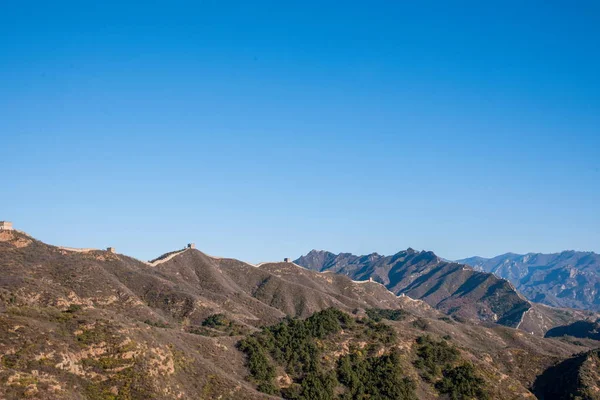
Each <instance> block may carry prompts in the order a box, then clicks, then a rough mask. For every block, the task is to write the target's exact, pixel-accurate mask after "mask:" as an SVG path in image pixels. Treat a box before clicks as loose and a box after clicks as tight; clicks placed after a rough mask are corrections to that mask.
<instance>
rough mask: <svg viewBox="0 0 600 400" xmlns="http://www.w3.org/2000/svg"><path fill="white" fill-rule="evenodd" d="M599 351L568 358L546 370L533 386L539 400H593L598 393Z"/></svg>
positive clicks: (597, 396)
mask: <svg viewBox="0 0 600 400" xmlns="http://www.w3.org/2000/svg"><path fill="white" fill-rule="evenodd" d="M599 365H600V351H599V350H593V351H590V352H586V353H582V354H579V355H576V356H574V357H572V358H569V359H567V360H565V361H562V362H560V363H558V364H557V365H555V366H553V367H551V368H549V369H548V370H546V371H545V372H544V373H543V374H542V375H541V376H539V377H538V378H537V379H536V381H535V384H534V389H533V390H534V393H535V394H536V396H537V397H538V399H540V400H569V399H580V400H595V399H598V398H599V393H600V374H599V373H598V371H599V369H598V366H599Z"/></svg>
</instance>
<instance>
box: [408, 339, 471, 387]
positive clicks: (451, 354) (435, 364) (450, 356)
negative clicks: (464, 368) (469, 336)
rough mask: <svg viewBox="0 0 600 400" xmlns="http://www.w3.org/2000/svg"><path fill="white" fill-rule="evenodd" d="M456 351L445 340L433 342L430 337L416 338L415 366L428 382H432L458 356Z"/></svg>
mask: <svg viewBox="0 0 600 400" xmlns="http://www.w3.org/2000/svg"><path fill="white" fill-rule="evenodd" d="M459 354H460V353H459V352H458V350H457V349H456V348H455V347H453V346H451V345H450V344H449V343H448V342H447V341H445V340H439V341H438V340H434V339H432V338H431V336H429V335H426V336H420V337H418V338H417V360H416V361H415V366H416V367H417V368H419V369H420V370H421V374H422V375H423V377H424V378H425V379H426V380H428V381H430V382H431V381H433V380H435V378H437V377H438V376H439V375H440V374H441V373H442V369H443V368H447V367H449V366H451V364H452V363H454V362H455V361H456V360H458V356H459Z"/></svg>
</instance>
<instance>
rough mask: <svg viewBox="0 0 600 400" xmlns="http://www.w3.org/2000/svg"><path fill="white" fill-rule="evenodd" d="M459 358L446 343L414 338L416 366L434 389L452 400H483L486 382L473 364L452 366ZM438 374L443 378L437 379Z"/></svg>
mask: <svg viewBox="0 0 600 400" xmlns="http://www.w3.org/2000/svg"><path fill="white" fill-rule="evenodd" d="M459 356H460V352H459V351H458V350H457V349H456V348H455V347H453V346H451V345H450V344H449V343H448V342H446V341H445V340H439V341H436V340H434V339H432V338H431V337H430V336H429V335H427V336H420V337H419V338H417V360H416V361H415V366H416V367H417V368H419V369H420V370H421V374H422V376H423V378H425V379H426V380H427V381H429V382H435V388H436V389H437V390H438V391H439V392H440V393H445V394H448V395H449V396H450V398H451V399H452V400H461V399H478V400H479V399H480V400H484V399H486V398H487V397H488V396H487V393H486V392H485V389H484V387H485V381H484V380H483V379H482V378H481V377H479V376H478V375H477V374H476V372H475V368H474V367H473V364H470V363H462V364H459V365H457V366H455V364H456V363H457V362H458V361H459V360H460V357H459ZM440 375H442V378H441V379H439V380H438V378H439V376H440ZM436 380H437V381H436Z"/></svg>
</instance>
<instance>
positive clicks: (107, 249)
mask: <svg viewBox="0 0 600 400" xmlns="http://www.w3.org/2000/svg"><path fill="white" fill-rule="evenodd" d="M106 251H108V252H109V253H113V254H115V253H116V252H117V251H116V250H115V248H114V247H107V248H106Z"/></svg>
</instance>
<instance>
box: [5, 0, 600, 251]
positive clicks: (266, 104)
mask: <svg viewBox="0 0 600 400" xmlns="http://www.w3.org/2000/svg"><path fill="white" fill-rule="evenodd" d="M85 3H87V5H82V2H79V1H77V2H76V1H72V2H68V1H56V2H47V1H37V2H36V1H30V2H22V1H3V2H1V3H0V82H1V85H0V87H1V90H0V152H1V154H2V160H3V162H2V165H3V168H2V171H3V173H2V179H1V182H2V196H0V219H7V220H12V221H14V223H15V225H16V227H17V228H20V229H23V230H25V231H27V232H29V233H30V234H32V235H34V236H35V237H37V238H39V239H41V240H43V241H46V242H49V243H52V244H59V245H66V246H73V247H106V246H109V245H111V246H115V247H117V250H118V251H119V252H123V253H126V254H129V255H132V256H136V257H139V258H142V259H149V258H153V257H154V256H157V255H159V254H161V253H163V252H166V251H169V250H172V249H175V248H179V247H182V246H183V245H185V243H187V242H188V241H194V242H196V244H197V247H198V248H200V249H201V250H203V251H205V252H207V253H209V254H214V255H224V256H229V257H236V258H240V259H244V260H248V261H263V260H273V259H279V258H282V257H297V256H299V255H300V254H302V253H305V252H307V251H309V250H310V249H313V248H317V249H328V250H331V251H334V252H341V251H347V252H354V253H370V252H373V251H377V252H379V253H382V254H391V253H395V252H396V251H398V250H401V249H405V248H407V247H409V246H411V247H414V248H417V249H427V250H433V251H435V252H436V253H437V254H439V255H441V256H443V257H447V258H460V257H466V256H471V255H483V256H492V255H496V254H500V253H503V252H508V251H513V252H529V251H542V252H553V251H560V250H564V249H579V250H592V251H596V252H598V251H600V228H599V227H600V207H599V206H598V205H599V204H600V159H599V155H600V74H599V73H598V71H600V5H599V3H598V2H595V1H589V2H586V1H581V2H567V1H539V2H536V1H528V2H517V1H507V2H497V3H496V4H492V2H480V1H478V2H467V1H464V2H463V1H461V2H440V1H435V2H427V1H424V2H392V1H389V2H377V1H374V2H352V1H350V2H343V3H342V2H337V1H336V2H323V1H319V2H312V1H305V2H281V1H272V2H263V1H255V2H246V1H244V2H228V1H204V2H178V1H169V2H160V1H158V2H147V1H146V2H128V1H118V2H117V1H105V2H97V3H95V4H93V3H92V2H85ZM417 3H418V4H417ZM483 3H486V4H483ZM522 3H526V4H522ZM342 4H343V5H342Z"/></svg>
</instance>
